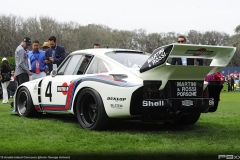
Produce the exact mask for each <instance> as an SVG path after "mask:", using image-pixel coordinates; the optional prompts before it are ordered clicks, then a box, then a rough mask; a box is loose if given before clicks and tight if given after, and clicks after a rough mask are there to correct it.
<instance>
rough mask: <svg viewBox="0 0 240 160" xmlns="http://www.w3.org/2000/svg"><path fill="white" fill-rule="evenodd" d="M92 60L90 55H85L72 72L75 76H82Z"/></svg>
mask: <svg viewBox="0 0 240 160" xmlns="http://www.w3.org/2000/svg"><path fill="white" fill-rule="evenodd" d="M91 59H92V56H91V55H85V56H83V57H82V59H81V63H79V64H78V66H77V68H76V70H75V71H74V72H75V73H76V74H77V75H81V74H84V73H85V72H86V70H87V67H88V65H89V64H90V61H91Z"/></svg>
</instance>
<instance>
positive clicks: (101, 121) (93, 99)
mask: <svg viewBox="0 0 240 160" xmlns="http://www.w3.org/2000/svg"><path fill="white" fill-rule="evenodd" d="M77 98H78V99H77V106H76V107H77V108H76V113H77V119H78V122H79V123H80V126H81V127H82V128H84V129H89V130H103V129H105V128H106V126H108V122H109V117H108V116H107V114H106V112H105V108H104V106H103V102H102V98H101V96H100V95H99V93H98V92H97V91H95V90H94V89H91V88H85V89H84V90H83V91H81V93H80V94H79V96H78V97H77Z"/></svg>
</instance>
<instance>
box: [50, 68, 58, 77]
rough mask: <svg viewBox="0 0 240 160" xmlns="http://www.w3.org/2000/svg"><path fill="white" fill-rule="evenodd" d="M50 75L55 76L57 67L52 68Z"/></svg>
mask: <svg viewBox="0 0 240 160" xmlns="http://www.w3.org/2000/svg"><path fill="white" fill-rule="evenodd" d="M50 75H51V76H52V77H55V76H56V75H57V69H54V70H52V72H51V73H50Z"/></svg>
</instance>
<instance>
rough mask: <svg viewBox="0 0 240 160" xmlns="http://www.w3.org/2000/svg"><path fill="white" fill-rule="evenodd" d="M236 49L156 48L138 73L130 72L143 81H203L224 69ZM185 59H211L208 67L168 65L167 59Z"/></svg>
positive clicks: (194, 46) (200, 46) (180, 45)
mask: <svg viewBox="0 0 240 160" xmlns="http://www.w3.org/2000/svg"><path fill="white" fill-rule="evenodd" d="M235 51H236V48H235V47H229V46H210V45H192V44H171V45H167V46H163V47H160V48H157V49H156V50H154V51H153V53H152V55H151V56H150V57H149V58H148V60H147V61H146V62H145V63H144V64H143V66H142V67H141V68H140V70H139V71H132V72H133V73H134V74H136V75H137V76H139V77H140V78H142V79H144V80H162V82H163V83H162V86H161V87H163V86H164V85H165V83H166V82H167V81H168V80H202V81H203V80H204V78H205V76H206V75H207V74H208V73H214V72H216V71H220V70H221V69H222V68H224V67H226V66H227V65H228V63H229V61H230V60H231V59H232V57H233V55H234V54H235ZM173 57H178V58H181V57H185V58H197V59H198V58H199V59H212V61H211V64H210V65H209V66H193V65H187V66H183V65H170V64H169V63H167V62H168V59H169V58H173Z"/></svg>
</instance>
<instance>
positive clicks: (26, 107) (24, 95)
mask: <svg viewBox="0 0 240 160" xmlns="http://www.w3.org/2000/svg"><path fill="white" fill-rule="evenodd" d="M16 96H17V97H16V102H15V103H16V109H17V112H18V115H19V116H20V117H34V116H36V115H37V111H36V110H35V108H34V106H33V101H32V97H31V94H30V92H29V91H28V89H27V88H26V87H22V88H21V89H20V90H19V91H18V93H17V94H16Z"/></svg>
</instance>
